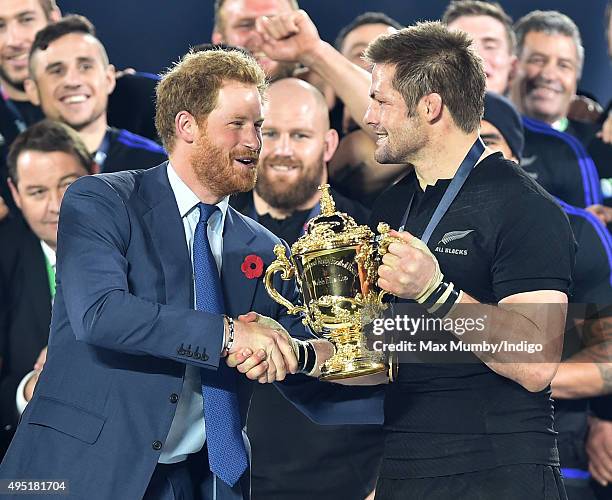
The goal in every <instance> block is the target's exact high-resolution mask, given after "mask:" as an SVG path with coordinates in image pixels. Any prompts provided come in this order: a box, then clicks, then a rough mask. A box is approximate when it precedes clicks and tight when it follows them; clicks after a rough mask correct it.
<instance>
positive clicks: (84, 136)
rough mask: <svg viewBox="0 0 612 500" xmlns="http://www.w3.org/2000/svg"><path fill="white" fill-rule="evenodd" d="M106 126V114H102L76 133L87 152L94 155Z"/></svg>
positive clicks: (102, 138)
mask: <svg viewBox="0 0 612 500" xmlns="http://www.w3.org/2000/svg"><path fill="white" fill-rule="evenodd" d="M107 126H108V124H107V122H106V113H103V114H102V115H101V116H100V117H99V118H97V119H96V120H94V121H93V122H91V123H90V124H89V125H86V126H85V127H83V128H82V129H80V130H79V131H78V132H79V137H80V138H81V140H82V141H83V143H84V144H85V146H86V147H87V151H89V152H90V153H95V152H96V151H97V150H98V148H99V147H100V146H101V145H102V141H103V140H104V136H105V135H106V129H107Z"/></svg>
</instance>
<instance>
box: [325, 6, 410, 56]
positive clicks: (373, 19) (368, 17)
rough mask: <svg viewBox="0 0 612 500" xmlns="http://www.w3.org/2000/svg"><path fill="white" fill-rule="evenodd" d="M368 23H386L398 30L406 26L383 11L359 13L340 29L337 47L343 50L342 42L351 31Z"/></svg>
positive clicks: (335, 44)
mask: <svg viewBox="0 0 612 500" xmlns="http://www.w3.org/2000/svg"><path fill="white" fill-rule="evenodd" d="M367 24H384V25H386V26H390V27H391V28H395V29H396V30H401V29H402V28H403V27H404V25H403V24H402V23H400V22H399V21H396V20H395V19H393V18H392V17H389V16H388V15H387V14H385V13H383V12H364V13H363V14H360V15H358V16H357V17H356V18H355V19H353V20H352V21H351V22H350V23H348V24H347V25H346V26H344V28H342V29H341V30H340V32H339V33H338V36H337V37H336V41H335V43H334V46H335V47H336V49H338V50H342V44H343V43H344V40H345V39H346V37H347V36H348V34H349V33H350V32H351V31H354V30H356V29H357V28H359V27H360V26H365V25H367Z"/></svg>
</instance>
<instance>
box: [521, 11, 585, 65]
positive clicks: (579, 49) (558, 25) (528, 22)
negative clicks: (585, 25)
mask: <svg viewBox="0 0 612 500" xmlns="http://www.w3.org/2000/svg"><path fill="white" fill-rule="evenodd" d="M514 32H515V33H516V38H517V54H518V55H519V57H520V55H521V54H522V52H523V48H524V47H525V38H526V37H527V35H528V34H529V33H532V32H536V33H546V34H547V35H565V36H567V37H570V38H571V39H572V40H573V41H574V45H575V46H576V56H577V58H578V68H577V70H578V76H579V77H580V75H581V74H582V66H583V63H584V47H583V45H582V38H581V37H580V30H579V29H578V26H576V23H574V21H572V20H571V19H570V18H569V17H568V16H566V15H565V14H561V12H559V11H556V10H534V11H532V12H530V13H529V14H526V15H524V16H523V17H521V18H520V19H519V20H518V21H517V22H516V24H515V25H514Z"/></svg>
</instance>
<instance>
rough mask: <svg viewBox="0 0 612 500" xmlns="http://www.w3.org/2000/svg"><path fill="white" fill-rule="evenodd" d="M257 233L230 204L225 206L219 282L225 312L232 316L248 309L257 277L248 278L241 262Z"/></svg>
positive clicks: (247, 253) (255, 287) (250, 305)
mask: <svg viewBox="0 0 612 500" xmlns="http://www.w3.org/2000/svg"><path fill="white" fill-rule="evenodd" d="M256 237H257V234H256V233H255V232H254V231H253V230H252V229H251V228H250V227H249V226H248V225H247V224H246V223H245V222H244V221H243V220H242V218H241V216H240V215H239V214H238V212H236V211H235V210H234V209H233V208H232V207H231V206H230V207H228V209H227V215H226V217H225V227H224V230H223V264H222V266H221V284H222V286H223V296H224V298H225V308H226V312H227V314H229V315H231V316H232V317H236V316H238V315H239V314H245V313H247V312H249V311H250V310H251V307H252V304H253V299H254V297H255V291H256V289H257V283H258V282H259V281H260V280H258V279H248V278H247V277H246V276H245V274H244V273H243V272H242V269H241V266H242V263H243V262H244V259H245V257H246V256H247V255H249V254H250V253H252V252H251V251H250V248H249V247H250V246H251V247H252V246H253V245H252V243H253V241H254V240H255V239H256Z"/></svg>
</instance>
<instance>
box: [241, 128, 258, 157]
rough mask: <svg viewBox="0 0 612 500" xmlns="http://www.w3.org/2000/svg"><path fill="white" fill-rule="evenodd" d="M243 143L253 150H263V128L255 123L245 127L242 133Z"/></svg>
mask: <svg viewBox="0 0 612 500" xmlns="http://www.w3.org/2000/svg"><path fill="white" fill-rule="evenodd" d="M242 144H243V145H244V146H245V147H247V148H249V149H250V150H252V151H261V129H259V128H258V127H256V126H255V125H253V126H252V127H249V128H248V129H245V131H244V132H243V135H242Z"/></svg>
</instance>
